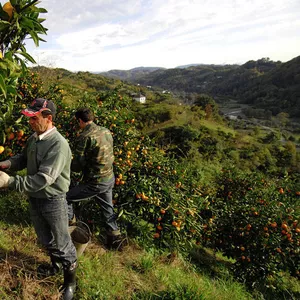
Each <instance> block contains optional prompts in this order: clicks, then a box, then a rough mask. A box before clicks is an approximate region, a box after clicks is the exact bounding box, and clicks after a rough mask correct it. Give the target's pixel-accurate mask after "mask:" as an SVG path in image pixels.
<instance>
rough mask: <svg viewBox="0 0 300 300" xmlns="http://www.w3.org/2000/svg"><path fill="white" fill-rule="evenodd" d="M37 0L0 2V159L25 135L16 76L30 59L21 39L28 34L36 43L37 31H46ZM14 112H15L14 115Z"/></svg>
mask: <svg viewBox="0 0 300 300" xmlns="http://www.w3.org/2000/svg"><path fill="white" fill-rule="evenodd" d="M36 3H37V1H36V0H35V1H29V0H11V1H10V2H6V3H5V4H4V5H3V6H2V5H0V146H1V153H0V159H4V158H5V157H6V156H8V155H12V154H13V148H14V147H17V148H18V147H19V146H20V147H21V146H22V144H23V142H24V140H25V137H24V130H25V129H26V126H24V124H23V122H22V117H20V114H19V112H16V109H19V107H18V103H19V101H20V98H21V94H19V93H18V89H17V86H18V79H19V77H20V76H21V75H22V74H23V73H24V72H25V71H26V70H27V67H26V63H25V62H26V61H30V62H34V59H33V58H32V57H31V56H30V55H29V54H28V53H27V52H26V48H25V45H24V40H25V38H27V37H31V38H32V39H33V41H34V43H35V44H36V45H37V46H38V45H39V42H40V41H41V40H42V39H41V38H40V35H41V34H45V33H46V28H44V27H43V26H42V24H41V23H42V22H43V19H40V18H39V15H40V13H44V12H46V10H45V9H43V8H38V7H37V6H36V5H35V4H36ZM16 113H17V114H18V116H16Z"/></svg>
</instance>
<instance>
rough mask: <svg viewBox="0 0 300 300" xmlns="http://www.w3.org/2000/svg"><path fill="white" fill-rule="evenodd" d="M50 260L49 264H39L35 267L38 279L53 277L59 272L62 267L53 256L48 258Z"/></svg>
mask: <svg viewBox="0 0 300 300" xmlns="http://www.w3.org/2000/svg"><path fill="white" fill-rule="evenodd" d="M50 259H51V264H41V265H39V266H38V267H37V273H38V276H39V277H49V276H54V275H56V274H58V273H59V272H60V271H61V269H62V265H61V264H60V263H59V262H57V261H56V259H55V258H54V257H53V256H50Z"/></svg>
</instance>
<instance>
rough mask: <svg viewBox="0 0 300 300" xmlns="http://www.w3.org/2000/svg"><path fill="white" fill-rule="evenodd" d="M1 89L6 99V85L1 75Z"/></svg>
mask: <svg viewBox="0 0 300 300" xmlns="http://www.w3.org/2000/svg"><path fill="white" fill-rule="evenodd" d="M0 89H1V91H2V93H3V95H4V97H5V98H6V93H7V92H6V85H5V82H4V79H3V77H2V75H0Z"/></svg>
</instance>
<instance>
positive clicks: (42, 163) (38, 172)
mask: <svg viewBox="0 0 300 300" xmlns="http://www.w3.org/2000/svg"><path fill="white" fill-rule="evenodd" d="M71 159H72V154H71V149H70V147H69V144H68V142H67V141H66V140H65V138H64V137H63V136H62V135H61V134H60V133H59V132H58V131H57V130H56V128H54V129H53V130H52V131H51V132H49V133H48V134H46V135H45V136H44V137H43V139H42V140H39V139H37V138H36V137H35V135H32V136H31V137H29V139H28V141H27V143H26V146H25V148H24V149H23V151H22V153H20V154H18V155H16V156H13V157H11V158H10V159H9V160H10V162H11V167H10V170H15V171H18V170H22V169H25V168H27V175H26V176H19V175H16V176H15V177H10V179H9V188H11V189H15V190H17V191H19V192H25V193H27V194H28V195H29V196H30V197H34V198H42V199H43V198H49V197H51V196H55V195H60V194H64V193H66V192H67V191H68V189H69V185H70V166H71Z"/></svg>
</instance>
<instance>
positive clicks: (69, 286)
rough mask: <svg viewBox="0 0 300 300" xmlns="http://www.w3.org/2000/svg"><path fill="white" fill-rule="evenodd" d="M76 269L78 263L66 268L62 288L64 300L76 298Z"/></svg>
mask: <svg viewBox="0 0 300 300" xmlns="http://www.w3.org/2000/svg"><path fill="white" fill-rule="evenodd" d="M76 268H77V263H76V262H75V263H73V264H71V266H69V267H66V268H64V284H63V286H62V288H61V291H62V299H63V300H72V299H73V297H74V294H75V290H76Z"/></svg>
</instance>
